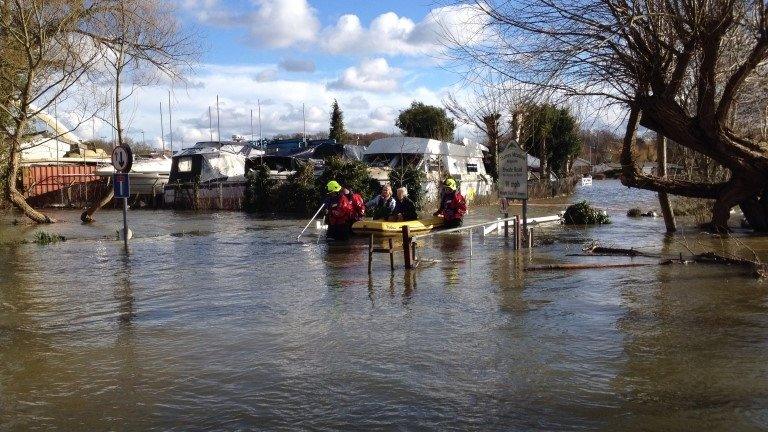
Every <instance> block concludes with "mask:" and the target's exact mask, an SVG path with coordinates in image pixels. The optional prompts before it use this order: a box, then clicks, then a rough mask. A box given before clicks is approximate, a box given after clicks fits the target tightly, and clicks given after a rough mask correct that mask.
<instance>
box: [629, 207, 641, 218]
mask: <svg viewBox="0 0 768 432" xmlns="http://www.w3.org/2000/svg"><path fill="white" fill-rule="evenodd" d="M642 215H643V211H642V210H640V209H639V208H637V207H635V208H631V209H629V211H628V212H627V216H629V217H640V216H642Z"/></svg>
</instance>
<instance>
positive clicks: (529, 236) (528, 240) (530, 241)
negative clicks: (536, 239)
mask: <svg viewBox="0 0 768 432" xmlns="http://www.w3.org/2000/svg"><path fill="white" fill-rule="evenodd" d="M527 233H528V234H527V235H526V236H525V238H526V244H527V245H528V249H530V248H532V247H533V228H530V227H528V230H527Z"/></svg>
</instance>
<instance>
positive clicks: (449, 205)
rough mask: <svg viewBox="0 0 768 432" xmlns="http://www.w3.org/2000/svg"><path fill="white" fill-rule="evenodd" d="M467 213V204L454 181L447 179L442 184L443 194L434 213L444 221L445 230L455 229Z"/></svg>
mask: <svg viewBox="0 0 768 432" xmlns="http://www.w3.org/2000/svg"><path fill="white" fill-rule="evenodd" d="M466 213H467V202H466V201H465V200H464V197H463V196H461V192H459V191H458V188H457V186H456V180H454V179H452V178H449V179H446V180H445V182H443V192H442V196H441V198H440V208H439V209H437V211H436V212H435V213H434V215H435V216H442V217H443V219H444V220H445V224H444V225H443V226H444V227H445V228H456V227H460V226H461V224H462V222H463V221H462V218H463V217H464V215H465V214H466Z"/></svg>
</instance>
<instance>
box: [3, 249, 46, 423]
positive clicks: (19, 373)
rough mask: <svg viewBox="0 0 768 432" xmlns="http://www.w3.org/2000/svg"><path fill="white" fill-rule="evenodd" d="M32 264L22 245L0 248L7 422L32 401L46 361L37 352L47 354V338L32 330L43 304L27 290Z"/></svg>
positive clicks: (36, 325) (4, 408)
mask: <svg viewBox="0 0 768 432" xmlns="http://www.w3.org/2000/svg"><path fill="white" fill-rule="evenodd" d="M34 263H35V261H34V260H30V259H29V256H28V250H27V251H26V252H25V247H24V246H19V245H9V246H7V247H3V248H0V365H2V366H0V413H3V414H2V416H3V417H5V416H7V417H5V421H8V422H11V420H12V419H14V418H15V417H16V415H18V414H19V410H23V409H24V408H23V405H20V404H21V403H23V402H33V401H35V397H34V394H35V389H36V387H35V386H36V385H37V384H38V381H37V380H38V379H39V378H40V376H41V371H42V370H43V369H44V368H45V367H46V363H47V359H48V357H47V356H43V355H40V353H42V352H46V351H50V349H49V346H50V341H49V338H48V337H47V336H46V335H45V334H44V333H43V332H39V331H35V329H36V327H38V324H37V323H36V322H35V320H34V318H32V316H33V315H35V314H36V313H39V312H41V310H40V309H41V307H45V303H44V302H38V301H35V299H34V298H33V297H32V296H30V294H29V292H28V291H27V289H26V288H27V287H29V286H30V284H31V282H30V281H29V280H27V278H26V275H28V274H32V272H31V269H30V266H32V265H33V264H34ZM22 353H23V355H22ZM21 359H23V361H20V360H21ZM10 424H12V423H10Z"/></svg>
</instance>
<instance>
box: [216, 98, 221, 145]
mask: <svg viewBox="0 0 768 432" xmlns="http://www.w3.org/2000/svg"><path fill="white" fill-rule="evenodd" d="M216 137H217V138H218V139H219V150H221V117H220V116H219V95H216Z"/></svg>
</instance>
